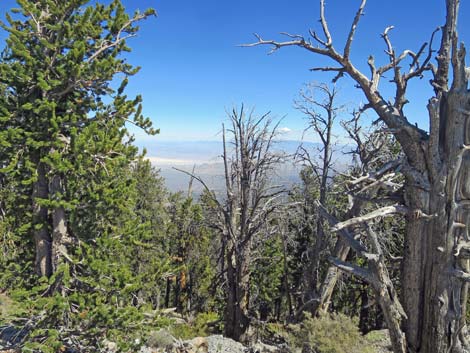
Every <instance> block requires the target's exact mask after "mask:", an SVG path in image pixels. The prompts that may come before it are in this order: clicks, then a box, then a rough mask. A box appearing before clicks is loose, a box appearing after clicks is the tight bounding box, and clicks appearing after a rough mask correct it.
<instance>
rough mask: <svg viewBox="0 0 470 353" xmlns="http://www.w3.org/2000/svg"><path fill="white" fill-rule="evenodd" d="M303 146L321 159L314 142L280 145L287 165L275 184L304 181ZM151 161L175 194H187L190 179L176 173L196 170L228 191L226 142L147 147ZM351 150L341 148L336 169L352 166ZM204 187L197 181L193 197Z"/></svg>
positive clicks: (218, 189)
mask: <svg viewBox="0 0 470 353" xmlns="http://www.w3.org/2000/svg"><path fill="white" fill-rule="evenodd" d="M300 144H302V145H303V146H304V147H305V148H306V149H307V150H308V151H309V153H310V155H311V156H312V158H315V156H318V155H319V151H318V148H319V147H320V145H319V144H318V143H313V142H301V141H279V142H278V143H277V144H276V145H275V146H274V149H275V150H277V151H282V152H283V153H285V154H286V155H287V158H286V162H285V163H283V164H281V165H279V167H278V168H277V169H276V171H275V173H273V176H272V183H273V184H280V185H284V186H286V187H289V186H292V185H293V184H296V183H298V182H299V181H300V177H299V173H300V170H301V165H299V164H296V163H294V154H295V152H296V151H297V148H298V147H299V145H300ZM146 148H147V158H148V159H149V160H150V161H151V163H152V164H153V165H154V166H155V167H157V168H158V169H160V174H161V176H162V177H163V178H165V183H166V186H167V187H168V189H169V190H170V191H172V192H176V191H187V189H188V185H189V179H190V177H189V176H188V175H187V174H185V173H183V172H181V171H178V170H176V169H175V168H177V169H181V170H184V171H187V172H191V171H192V170H193V168H195V174H196V175H197V176H198V177H200V178H202V179H203V180H204V182H206V183H207V185H208V186H209V187H210V188H211V189H214V190H215V191H216V192H222V191H223V189H224V179H223V163H222V158H221V153H222V142H219V141H158V142H155V143H153V144H152V145H150V146H147V147H146ZM350 150H351V147H349V146H347V145H338V146H337V147H336V153H335V154H334V158H333V159H334V160H335V161H336V169H337V170H344V169H346V167H347V165H349V164H350V162H351V155H350V154H346V152H349V151H350ZM202 190H203V187H202V185H200V183H199V182H197V181H195V182H194V183H193V193H194V194H200V193H201V192H202Z"/></svg>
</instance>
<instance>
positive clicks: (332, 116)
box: [295, 84, 343, 316]
mask: <svg viewBox="0 0 470 353" xmlns="http://www.w3.org/2000/svg"><path fill="white" fill-rule="evenodd" d="M337 94H338V91H337V89H336V88H335V87H334V86H333V87H332V88H330V87H329V86H328V85H326V84H309V85H307V87H306V89H305V90H302V91H301V92H300V100H298V101H296V102H295V108H296V109H298V110H299V111H300V112H302V113H303V114H304V115H305V116H307V118H308V127H307V129H306V131H307V130H312V131H313V133H314V134H315V136H316V137H318V138H319V139H320V141H321V147H320V148H319V150H318V154H319V156H318V160H316V158H312V157H311V155H310V153H309V152H308V151H307V150H306V149H305V148H304V147H302V146H300V147H299V149H298V151H297V159H298V160H299V161H300V162H301V163H303V165H304V166H305V167H307V168H309V169H310V170H311V171H312V173H313V175H314V176H315V183H316V184H317V186H318V188H319V196H318V200H319V202H320V204H321V205H323V206H326V202H327V197H328V193H329V188H330V183H329V178H330V177H331V174H332V169H333V166H334V162H333V160H332V159H333V149H334V145H335V141H334V137H333V124H334V123H335V120H336V118H337V116H338V113H339V112H340V111H341V110H342V109H343V106H337V105H336V101H335V100H336V99H337ZM313 229H315V231H314V232H313V233H314V234H313V240H314V241H313V246H310V245H309V244H308V246H307V249H306V259H307V261H306V265H305V266H304V273H303V283H304V293H303V297H304V298H303V300H304V304H303V305H302V307H301V311H304V310H309V311H310V312H311V313H312V314H313V315H315V314H316V312H317V308H318V307H319V304H320V306H321V305H322V303H321V302H320V303H319V300H320V297H321V295H320V293H321V292H323V291H324V290H325V289H324V288H321V287H322V286H321V283H322V279H321V278H320V264H321V260H322V258H324V252H325V250H326V247H327V244H328V242H327V241H326V239H325V222H324V220H323V218H322V217H321V215H319V216H318V217H316V219H315V225H314V227H313ZM297 316H298V315H297Z"/></svg>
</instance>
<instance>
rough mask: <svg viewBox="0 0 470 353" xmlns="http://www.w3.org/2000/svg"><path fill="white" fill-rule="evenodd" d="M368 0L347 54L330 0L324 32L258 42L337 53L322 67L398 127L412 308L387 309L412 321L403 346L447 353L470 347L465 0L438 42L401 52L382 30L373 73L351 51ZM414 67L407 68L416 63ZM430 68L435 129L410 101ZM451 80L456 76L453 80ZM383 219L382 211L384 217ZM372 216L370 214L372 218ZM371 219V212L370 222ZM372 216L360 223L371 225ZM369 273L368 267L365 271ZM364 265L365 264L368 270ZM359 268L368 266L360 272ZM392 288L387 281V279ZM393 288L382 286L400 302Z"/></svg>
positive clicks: (406, 296) (397, 321)
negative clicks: (411, 115) (384, 82)
mask: <svg viewBox="0 0 470 353" xmlns="http://www.w3.org/2000/svg"><path fill="white" fill-rule="evenodd" d="M366 2H367V1H366V0H362V1H361V3H360V6H359V8H358V10H357V12H356V14H355V16H354V19H353V20H352V25H351V28H350V31H349V34H348V36H347V39H346V43H345V44H344V47H343V49H342V50H341V51H339V50H338V49H337V47H335V46H334V44H333V37H332V35H331V32H330V29H329V26H328V22H327V20H326V16H325V1H324V0H320V23H321V28H322V32H323V38H321V36H320V35H318V34H317V33H316V32H314V31H310V37H309V38H305V37H303V36H301V35H292V34H285V35H287V36H288V37H289V40H287V41H274V40H264V39H262V38H261V37H260V36H258V35H257V39H258V40H257V42H256V43H253V44H249V45H248V46H257V45H269V46H272V47H273V49H272V51H276V50H277V49H280V48H282V47H286V46H296V47H301V48H304V49H306V50H307V51H309V52H311V53H313V54H316V55H321V56H325V57H328V58H330V59H332V61H333V62H334V63H335V65H334V66H331V67H319V68H314V69H312V70H318V71H333V72H336V77H335V78H334V80H337V79H339V78H340V77H342V76H343V75H344V74H348V76H350V77H351V78H352V80H353V81H354V82H355V83H356V85H357V86H358V87H359V88H360V89H361V90H362V92H363V93H364V95H365V97H366V98H367V101H368V103H367V105H366V106H365V108H370V109H372V110H373V111H374V112H375V113H376V114H377V115H378V117H379V118H380V120H382V121H383V122H384V123H385V124H386V125H387V127H388V129H389V131H390V133H393V135H394V136H395V138H396V139H397V141H398V142H399V144H400V146H401V148H402V150H403V153H404V154H405V158H404V165H403V167H402V169H401V172H402V173H403V175H404V178H405V184H404V196H405V197H404V199H405V202H404V205H403V206H402V207H401V208H400V209H401V210H402V211H404V212H405V213H406V222H407V227H406V237H405V249H404V256H403V266H402V268H403V273H402V287H401V293H402V297H401V301H402V305H403V309H404V313H405V314H406V315H394V308H393V305H391V304H390V305H389V306H388V307H387V306H385V307H384V310H385V312H384V314H385V316H386V317H387V316H388V317H389V318H391V319H392V320H393V322H392V323H390V322H389V323H388V325H389V329H391V328H392V327H396V328H398V327H402V329H403V332H402V333H401V335H402V336H401V338H397V339H396V340H395V339H394V340H393V342H394V350H395V351H396V352H405V351H408V352H421V353H430V352H433V353H434V352H435V353H441V352H442V353H444V352H463V351H468V350H469V346H468V344H467V342H466V341H465V337H464V334H465V332H466V327H465V310H464V309H465V308H466V300H467V283H468V282H470V274H469V273H468V270H469V266H468V257H467V256H466V255H464V253H463V252H462V251H457V249H463V248H467V247H468V245H467V244H468V226H469V224H468V221H469V218H470V208H469V207H468V204H469V201H470V180H469V178H468V175H467V173H468V172H467V171H468V170H470V169H469V168H470V155H469V153H468V151H469V150H470V147H469V146H470V134H469V133H468V129H469V123H470V113H469V111H470V93H469V91H468V68H467V67H466V66H465V54H466V51H465V47H464V46H463V44H461V45H460V46H458V34H457V17H458V9H459V3H460V1H459V0H446V2H445V3H446V23H445V25H444V26H442V27H440V28H438V29H437V30H435V31H434V32H433V33H432V35H431V40H430V42H429V43H424V44H423V45H421V46H420V47H419V49H418V51H416V52H414V51H411V50H405V51H403V52H402V53H397V52H396V51H395V49H394V47H393V45H392V43H391V39H390V31H391V29H392V28H393V26H391V27H387V28H386V29H385V30H384V32H383V34H382V37H383V39H384V42H385V45H386V53H387V55H388V59H389V60H388V62H387V63H385V64H384V65H382V66H376V63H375V60H374V57H373V56H370V57H369V58H368V60H367V63H368V65H369V69H370V73H369V75H366V74H364V73H362V72H361V71H359V69H358V68H357V67H356V66H355V65H354V63H353V62H352V61H351V58H350V52H351V48H352V42H353V39H354V35H355V32H356V29H357V27H358V24H359V21H360V19H361V17H362V15H363V13H364V8H365V6H366ZM439 30H441V33H442V37H441V43H440V48H439V51H438V55H437V56H436V60H437V66H435V65H433V64H432V63H431V60H432V58H433V55H434V52H435V51H434V50H433V49H432V44H433V39H434V36H435V34H436V32H438V31H439ZM407 60H409V61H408V62H409V67H408V68H407V69H404V67H405V63H406V61H407ZM426 71H430V72H431V73H432V74H433V79H432V81H431V83H432V86H433V87H434V92H435V95H434V96H433V97H431V98H430V100H429V104H428V107H427V108H428V111H429V122H430V131H429V132H426V131H423V130H421V129H419V128H418V127H417V126H415V125H413V124H411V123H410V122H409V121H408V119H407V118H406V116H405V113H404V106H405V105H406V103H407V102H408V101H407V99H406V93H407V87H408V83H409V82H410V80H412V79H414V78H421V77H423V75H424V74H425V72H426ZM389 72H390V73H392V77H393V79H392V83H393V85H394V88H395V97H394V98H393V100H392V101H386V100H385V99H384V98H383V97H382V95H381V94H380V87H379V85H380V83H381V78H382V77H383V76H384V74H386V73H389ZM449 81H451V83H450V84H449ZM374 216H375V215H374ZM366 218H367V217H366ZM370 219H371V218H369V220H370ZM364 221H365V220H364V217H363V219H362V220H361V221H360V223H362V222H364ZM358 270H359V269H358ZM361 270H363V269H361ZM356 272H358V271H356ZM381 281H382V283H381V284H382V285H385V283H384V281H385V280H384V279H381ZM390 293H391V292H390V291H385V292H384V293H382V294H383V295H384V296H389V299H390V300H392V301H393V295H391V294H390Z"/></svg>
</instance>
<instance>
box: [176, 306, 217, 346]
mask: <svg viewBox="0 0 470 353" xmlns="http://www.w3.org/2000/svg"><path fill="white" fill-rule="evenodd" d="M218 321H219V316H218V315H217V314H216V313H213V312H208V313H200V314H198V315H197V316H196V318H195V319H194V321H193V322H189V323H187V324H178V325H174V326H172V327H171V329H170V331H171V333H172V335H173V336H174V337H176V338H180V339H184V340H185V339H190V338H194V337H201V336H202V337H205V336H208V335H210V334H211V333H213V332H212V331H213V329H214V326H213V324H214V323H216V322H218Z"/></svg>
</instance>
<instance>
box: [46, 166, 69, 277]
mask: <svg viewBox="0 0 470 353" xmlns="http://www.w3.org/2000/svg"><path fill="white" fill-rule="evenodd" d="M50 193H51V195H58V196H61V195H62V194H63V187H62V181H61V178H60V177H59V176H58V175H55V176H54V177H52V181H51V184H50ZM66 240H67V223H66V214H65V209H64V207H63V206H59V207H56V208H54V209H53V210H52V271H53V272H55V271H56V270H57V267H58V266H59V264H60V261H61V258H62V257H63V256H64V255H65V254H66V253H67V250H66V247H65V242H66Z"/></svg>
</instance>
